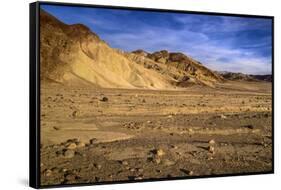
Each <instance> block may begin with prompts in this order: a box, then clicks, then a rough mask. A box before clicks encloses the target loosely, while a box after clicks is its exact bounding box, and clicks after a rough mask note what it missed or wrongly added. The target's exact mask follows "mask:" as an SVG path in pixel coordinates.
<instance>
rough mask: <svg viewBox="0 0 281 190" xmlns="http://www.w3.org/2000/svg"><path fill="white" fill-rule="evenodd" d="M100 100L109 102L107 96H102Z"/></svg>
mask: <svg viewBox="0 0 281 190" xmlns="http://www.w3.org/2000/svg"><path fill="white" fill-rule="evenodd" d="M100 101H101V102H107V101H108V98H107V97H106V96H103V97H102V98H100Z"/></svg>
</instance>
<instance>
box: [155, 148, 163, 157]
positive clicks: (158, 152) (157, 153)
mask: <svg viewBox="0 0 281 190" xmlns="http://www.w3.org/2000/svg"><path fill="white" fill-rule="evenodd" d="M164 154H165V152H164V151H163V150H162V149H158V150H156V155H157V156H163V155H164Z"/></svg>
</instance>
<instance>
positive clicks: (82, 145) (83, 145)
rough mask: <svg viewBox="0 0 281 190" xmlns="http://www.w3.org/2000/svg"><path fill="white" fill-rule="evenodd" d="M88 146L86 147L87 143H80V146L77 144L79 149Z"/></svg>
mask: <svg viewBox="0 0 281 190" xmlns="http://www.w3.org/2000/svg"><path fill="white" fill-rule="evenodd" d="M85 146H86V145H85V143H83V142H79V143H78V144H77V147H78V148H82V147H85Z"/></svg>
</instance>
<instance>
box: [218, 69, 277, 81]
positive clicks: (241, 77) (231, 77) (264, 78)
mask: <svg viewBox="0 0 281 190" xmlns="http://www.w3.org/2000/svg"><path fill="white" fill-rule="evenodd" d="M217 73H218V74H220V75H221V76H222V77H223V78H225V79H227V80H235V81H237V80H239V81H266V82H271V81H272V75H248V74H243V73H233V72H227V71H223V72H217Z"/></svg>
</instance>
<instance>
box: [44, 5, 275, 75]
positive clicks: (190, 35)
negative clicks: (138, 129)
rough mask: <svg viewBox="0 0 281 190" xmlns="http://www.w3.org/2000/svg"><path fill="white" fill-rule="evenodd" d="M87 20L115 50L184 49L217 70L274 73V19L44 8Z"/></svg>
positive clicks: (69, 18)
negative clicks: (272, 36) (272, 38)
mask: <svg viewBox="0 0 281 190" xmlns="http://www.w3.org/2000/svg"><path fill="white" fill-rule="evenodd" d="M43 8H44V9H45V10H46V11H48V12H50V13H51V14H53V15H54V16H56V17H58V18H59V19H60V20H62V21H64V22H66V23H68V24H74V23H83V24H85V25H87V26H88V27H89V28H91V30H92V31H93V32H95V33H97V34H98V35H99V36H100V37H101V38H102V39H104V40H105V41H106V42H108V43H109V44H110V45H111V46H112V47H114V48H120V49H123V50H125V51H133V50H136V49H144V50H146V51H149V52H154V51H158V50H161V49H167V50H169V51H173V52H183V53H185V54H187V55H189V56H192V57H194V58H195V59H197V60H199V61H200V62H202V63H203V64H204V65H206V66H208V67H210V68H211V69H214V70H219V71H232V72H243V73H250V74H268V73H271V54H272V49H271V45H272V44H271V20H269V19H257V18H246V17H226V16H209V15H194V14H185V15H183V14H175V13H159V12H158V13H156V12H143V11H127V10H112V9H96V8H95V9H94V8H81V7H80V8H75V7H71V8H70V7H65V6H63V7H59V6H46V7H45V6H44V7H43Z"/></svg>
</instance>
